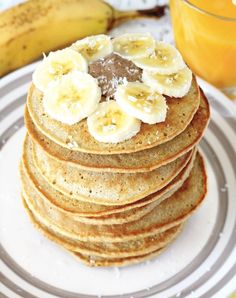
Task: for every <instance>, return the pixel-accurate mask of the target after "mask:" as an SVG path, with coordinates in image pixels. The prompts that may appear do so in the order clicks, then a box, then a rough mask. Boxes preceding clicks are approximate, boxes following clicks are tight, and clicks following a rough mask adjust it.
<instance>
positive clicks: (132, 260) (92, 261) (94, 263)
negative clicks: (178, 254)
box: [72, 235, 177, 267]
mask: <svg viewBox="0 0 236 298" xmlns="http://www.w3.org/2000/svg"><path fill="white" fill-rule="evenodd" d="M176 236H177V235H176ZM168 245H169V244H168ZM168 245H167V246H168ZM167 246H165V247H163V248H161V249H158V250H156V251H154V252H152V253H150V254H146V255H142V256H137V257H129V258H114V259H106V258H98V257H96V256H88V255H83V254H80V253H74V252H72V253H73V255H74V256H75V257H76V258H78V259H79V260H80V261H81V262H83V263H84V264H85V265H87V266H90V267H123V266H128V265H134V264H137V263H141V262H144V261H147V260H150V259H152V258H154V257H156V256H158V255H159V254H161V253H162V252H163V251H164V250H165V249H166V248H167Z"/></svg>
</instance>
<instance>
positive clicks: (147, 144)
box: [27, 77, 200, 154]
mask: <svg viewBox="0 0 236 298" xmlns="http://www.w3.org/2000/svg"><path fill="white" fill-rule="evenodd" d="M42 99H43V94H42V93H41V92H40V91H39V90H37V89H36V88H35V86H34V85H31V87H30V89H29V93H28V98H27V107H28V111H29V113H30V116H31V118H32V120H33V122H34V124H35V125H36V127H37V128H38V129H39V130H40V131H41V132H42V134H44V135H46V136H47V137H48V138H49V139H51V140H52V141H54V142H55V143H57V144H59V145H61V146H62V147H65V148H68V149H70V150H74V151H80V152H85V153H94V154H122V153H132V152H137V151H141V150H144V149H148V148H153V147H155V146H157V145H160V144H163V143H165V142H167V141H169V140H171V139H173V138H174V137H176V136H177V135H179V134H180V133H181V132H182V131H184V130H185V128H186V127H187V126H188V124H189V123H190V122H191V120H192V118H193V116H194V114H195V113H196V111H197V109H198V107H199V103H200V92H199V88H198V85H197V82H196V79H195V77H193V80H192V85H191V88H190V90H189V92H188V94H187V95H185V96H184V97H182V98H178V99H176V98H169V97H167V105H168V112H167V117H166V120H165V121H164V122H161V123H157V124H153V125H149V124H145V123H142V125H141V129H140V132H139V133H138V134H137V135H136V136H134V137H133V138H131V139H129V140H126V141H124V142H121V143H118V144H111V143H101V142H98V141H96V140H95V139H94V138H93V137H92V136H91V135H90V134H89V132H88V129H87V122H86V119H85V120H82V121H81V122H79V123H76V124H74V125H67V124H64V123H61V122H59V121H57V120H54V119H52V118H50V117H49V116H48V115H47V114H46V113H45V111H44V108H43V103H42Z"/></svg>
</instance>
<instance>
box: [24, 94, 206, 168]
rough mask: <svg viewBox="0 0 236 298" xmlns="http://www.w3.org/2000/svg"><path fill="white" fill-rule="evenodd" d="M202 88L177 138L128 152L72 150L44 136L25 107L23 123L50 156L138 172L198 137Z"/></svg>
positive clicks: (162, 161)
mask: <svg viewBox="0 0 236 298" xmlns="http://www.w3.org/2000/svg"><path fill="white" fill-rule="evenodd" d="M200 91H201V100H200V106H199V108H198V110H197V112H196V113H195V115H194V117H193V119H192V121H191V123H190V124H189V125H188V126H187V128H186V129H185V130H184V131H183V132H181V133H180V134H179V135H178V136H177V137H175V138H173V139H172V140H170V141H168V142H165V143H164V144H162V145H159V146H155V147H153V148H150V149H146V150H142V151H139V152H134V153H130V154H112V155H99V154H91V153H83V152H79V151H72V150H69V149H67V148H64V147H62V146H60V145H58V144H56V143H54V142H53V141H51V140H50V139H49V138H47V137H46V136H45V135H43V134H42V133H41V132H40V130H39V129H37V127H36V126H35V125H34V123H33V122H32V120H31V118H30V116H29V112H28V110H27V109H26V110H25V125H26V128H27V131H28V133H29V135H30V136H31V138H32V139H33V140H34V141H35V142H36V143H37V144H38V145H40V146H41V147H42V149H43V150H44V151H45V152H46V153H48V154H49V155H50V156H51V157H52V158H54V159H56V160H61V161H64V162H67V163H68V164H71V165H74V166H76V167H78V168H80V169H84V170H90V171H98V172H117V173H137V172H147V171H152V170H154V169H156V168H158V167H160V166H162V165H165V164H167V163H169V162H171V161H173V160H174V159H176V158H178V157H180V156H181V155H183V154H184V153H186V152H188V151H189V150H191V149H192V148H193V147H194V146H195V145H196V144H197V143H198V142H199V141H200V139H201V137H202V135H203V133H204V130H205V128H206V127H207V124H208V120H209V117H210V111H209V104H208V101H207V98H206V97H205V95H204V93H203V92H202V90H200Z"/></svg>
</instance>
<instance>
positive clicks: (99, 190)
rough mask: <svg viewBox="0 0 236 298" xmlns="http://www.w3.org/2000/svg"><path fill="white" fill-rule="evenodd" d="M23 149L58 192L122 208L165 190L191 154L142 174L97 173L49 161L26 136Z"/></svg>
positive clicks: (38, 147) (53, 160)
mask: <svg viewBox="0 0 236 298" xmlns="http://www.w3.org/2000/svg"><path fill="white" fill-rule="evenodd" d="M25 150H32V152H33V158H34V162H35V165H36V166H37V167H38V169H39V171H40V173H41V174H42V175H43V176H44V177H45V179H46V180H47V181H48V182H49V183H50V184H51V185H52V186H53V187H54V188H56V189H57V190H59V191H60V192H62V193H64V194H66V195H69V196H71V197H73V198H75V199H79V200H84V201H88V202H92V203H93V202H94V203H97V204H104V205H124V204H128V203H132V202H135V201H137V200H140V199H142V198H144V197H146V196H148V195H150V194H152V193H154V192H156V191H158V190H160V189H161V188H163V187H165V186H166V185H167V184H168V183H170V181H171V180H173V179H174V178H175V177H176V176H177V175H178V174H179V173H180V172H181V170H182V169H183V168H184V167H185V166H186V164H187V163H188V161H189V160H190V158H191V155H192V152H191V151H190V152H187V153H186V154H184V155H182V156H181V157H179V158H178V159H176V160H174V161H172V162H171V163H169V164H167V165H165V166H162V167H160V168H158V169H155V170H153V171H150V172H145V173H136V174H134V173H132V174H130V173H105V172H104V173H98V172H92V171H84V170H80V169H78V168H77V167H73V166H71V165H68V164H67V163H65V162H58V161H57V160H55V159H53V158H50V157H49V156H48V155H47V154H46V153H45V152H44V151H43V150H42V148H41V147H40V146H38V145H36V144H34V143H33V142H32V141H31V140H30V139H29V138H28V137H27V138H26V141H25V147H24V151H25Z"/></svg>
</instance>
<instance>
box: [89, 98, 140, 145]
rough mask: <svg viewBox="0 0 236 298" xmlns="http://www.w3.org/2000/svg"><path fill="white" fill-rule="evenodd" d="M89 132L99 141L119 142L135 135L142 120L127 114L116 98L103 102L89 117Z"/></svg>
mask: <svg viewBox="0 0 236 298" xmlns="http://www.w3.org/2000/svg"><path fill="white" fill-rule="evenodd" d="M87 124H88V130H89V133H90V134H91V135H92V136H93V137H94V138H95V139H96V140H97V141H99V142H104V143H119V142H122V141H124V140H127V139H130V138H132V137H133V136H135V135H136V134H137V133H138V132H139V130H140V125H141V122H140V120H138V119H136V118H134V117H132V116H129V115H128V114H126V113H125V112H124V111H123V110H122V109H121V108H120V106H119V105H118V104H117V103H116V101H115V100H109V101H105V102H102V103H100V104H99V105H98V109H97V110H96V112H95V113H94V114H93V115H91V116H89V117H88V118H87Z"/></svg>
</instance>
